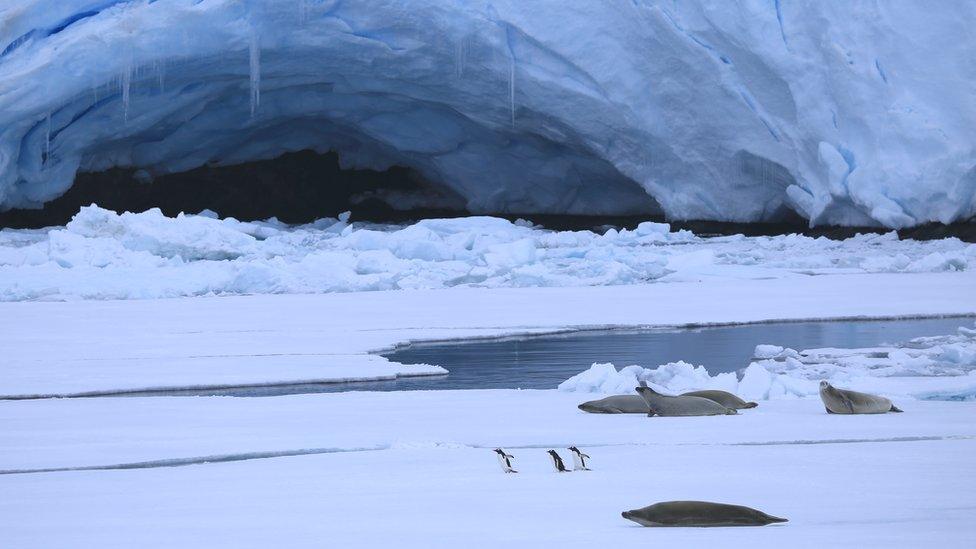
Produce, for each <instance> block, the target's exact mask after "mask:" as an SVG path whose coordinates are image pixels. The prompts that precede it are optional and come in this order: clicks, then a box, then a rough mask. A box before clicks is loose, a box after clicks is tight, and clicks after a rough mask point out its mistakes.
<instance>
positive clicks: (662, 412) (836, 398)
mask: <svg viewBox="0 0 976 549" xmlns="http://www.w3.org/2000/svg"><path fill="white" fill-rule="evenodd" d="M636 391H637V394H636V395H614V396H609V397H606V398H601V399H599V400H590V401H588V402H584V403H582V404H580V405H579V406H578V408H579V409H580V410H583V411H584V412H589V413H591V414H647V415H648V417H650V416H662V417H671V416H718V415H734V414H737V413H738V411H737V410H744V409H747V408H755V407H756V406H758V404H757V403H755V402H746V401H744V400H742V399H741V398H739V397H738V396H736V395H733V394H732V393H729V392H726V391H719V390H704V391H690V392H687V393H682V394H680V395H677V396H671V395H663V394H661V393H658V392H657V391H655V390H654V389H651V388H650V387H648V386H647V384H646V383H644V382H641V384H640V387H637V388H636ZM820 400H822V401H823V403H824V407H825V408H826V409H827V413H828V414H884V413H887V412H901V411H902V410H901V409H899V408H898V407H897V406H895V405H894V404H892V403H891V401H890V400H888V399H887V398H885V397H882V396H877V395H870V394H868V393H859V392H857V391H850V390H847V389H838V388H837V387H834V386H833V385H831V384H830V383H828V382H826V381H821V382H820Z"/></svg>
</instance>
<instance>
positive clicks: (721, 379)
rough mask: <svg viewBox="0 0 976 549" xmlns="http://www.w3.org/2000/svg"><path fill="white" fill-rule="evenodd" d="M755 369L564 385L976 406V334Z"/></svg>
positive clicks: (602, 368)
mask: <svg viewBox="0 0 976 549" xmlns="http://www.w3.org/2000/svg"><path fill="white" fill-rule="evenodd" d="M754 354H755V357H754V358H753V361H752V362H751V363H750V364H749V365H748V366H747V367H745V368H744V369H743V370H742V371H741V372H740V373H739V374H738V375H737V374H736V373H731V372H729V373H721V374H716V375H711V374H709V372H708V370H706V369H705V368H704V367H703V366H695V365H693V364H688V363H686V362H671V363H668V364H663V365H661V366H658V367H656V368H644V367H641V366H638V365H630V366H626V367H624V368H621V369H620V370H617V368H616V367H615V366H614V365H613V364H609V363H606V364H594V365H593V366H591V367H590V368H589V369H588V370H585V371H583V372H581V373H579V374H577V375H575V376H573V377H571V378H570V379H567V380H566V381H564V382H563V383H561V384H560V385H559V390H561V391H564V392H583V393H607V394H627V393H633V392H634V387H636V386H637V384H638V383H639V382H641V381H643V382H646V383H648V384H650V385H652V386H653V387H655V388H656V389H658V390H661V391H665V392H670V393H675V394H677V393H681V392H685V391H692V390H699V389H721V390H724V391H729V392H732V393H736V394H738V395H739V396H741V397H742V398H745V399H747V400H769V399H775V398H798V397H810V396H815V395H817V394H818V383H819V381H820V380H823V379H826V380H829V381H830V382H831V383H833V384H835V385H838V386H841V387H845V388H850V389H855V390H860V391H868V392H877V393H883V394H886V395H892V396H901V397H909V398H919V399H927V400H976V330H974V329H972V328H969V327H966V326H960V327H959V329H958V331H957V334H955V335H945V336H936V337H920V338H915V339H912V340H910V341H907V342H903V343H900V344H893V345H890V346H884V347H869V348H858V349H836V348H824V349H807V350H802V351H796V350H794V349H790V348H784V347H779V346H776V345H758V346H757V347H756V351H755V353H754Z"/></svg>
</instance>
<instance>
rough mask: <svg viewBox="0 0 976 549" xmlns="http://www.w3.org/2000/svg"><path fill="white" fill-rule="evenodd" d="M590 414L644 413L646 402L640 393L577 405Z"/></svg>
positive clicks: (645, 411)
mask: <svg viewBox="0 0 976 549" xmlns="http://www.w3.org/2000/svg"><path fill="white" fill-rule="evenodd" d="M577 408H579V409H580V410H583V411H584V412H589V413H591V414H646V413H647V411H648V410H647V403H646V402H644V398H643V397H641V396H640V395H614V396H608V397H607V398H601V399H600V400H591V401H589V402H584V403H583V404H580V405H579V406H577Z"/></svg>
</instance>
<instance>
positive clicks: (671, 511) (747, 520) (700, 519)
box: [620, 501, 788, 527]
mask: <svg viewBox="0 0 976 549" xmlns="http://www.w3.org/2000/svg"><path fill="white" fill-rule="evenodd" d="M620 515H621V516H622V517H624V518H625V519H627V520H632V521H634V522H636V523H637V524H640V525H641V526H697V527H706V526H765V525H767V524H772V523H774V522H788V520H787V519H785V518H780V517H774V516H772V515H767V514H766V513H763V512H762V511H757V510H756V509H753V508H751V507H745V506H742V505H729V504H727V503H712V502H710V501H664V502H661V503H655V504H654V505H648V506H647V507H642V508H640V509H634V510H631V511H624V512H623V513H620Z"/></svg>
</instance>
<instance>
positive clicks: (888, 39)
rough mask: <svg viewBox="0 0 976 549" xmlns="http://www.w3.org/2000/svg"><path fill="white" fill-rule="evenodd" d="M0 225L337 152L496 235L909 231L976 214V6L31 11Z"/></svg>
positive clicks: (95, 0) (276, 2)
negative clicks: (105, 196) (590, 225)
mask: <svg viewBox="0 0 976 549" xmlns="http://www.w3.org/2000/svg"><path fill="white" fill-rule="evenodd" d="M15 4H16V5H13V4H11V5H8V6H6V7H0V21H2V25H0V207H21V206H31V205H38V204H40V203H43V202H45V201H47V200H50V199H52V198H54V197H56V196H58V195H60V194H61V193H63V192H64V191H65V190H66V189H67V188H68V187H69V186H70V185H71V183H72V179H73V177H74V174H75V173H76V172H77V171H79V170H82V171H84V170H89V171H91V170H102V169H105V168H109V167H112V166H131V167H138V168H142V169H145V170H146V171H147V172H148V173H150V174H162V173H169V172H175V171H182V170H186V169H190V168H194V167H197V166H201V165H205V164H233V163H238V162H242V161H247V160H256V159H264V158H271V157H274V156H277V155H279V154H281V153H283V152H287V151H295V150H300V149H307V148H309V149H314V150H318V151H327V150H335V151H338V152H339V153H340V157H341V159H342V162H343V164H344V165H345V166H347V167H369V168H375V169H383V168H386V167H388V166H390V165H393V164H400V165H406V166H411V167H413V168H415V169H417V170H418V171H419V172H420V173H422V174H423V175H424V176H425V177H427V178H428V179H430V180H431V181H433V182H436V183H440V184H443V185H445V186H447V187H450V188H451V189H452V190H453V191H455V192H456V193H457V194H458V195H459V196H461V197H463V199H464V200H465V201H466V202H467V207H468V208H469V209H470V210H471V211H473V212H476V213H479V212H514V213H530V212H548V213H591V214H594V213H604V214H611V213H648V212H656V211H661V210H663V212H665V213H666V214H668V215H669V216H671V217H674V218H700V219H718V220H734V221H756V220H769V219H777V218H780V217H782V216H784V215H786V214H787V213H789V212H790V211H795V212H796V213H798V214H799V215H801V216H803V217H805V218H806V219H808V220H810V222H811V223H812V224H877V225H884V226H888V227H903V226H909V225H914V224H917V223H923V222H926V221H940V222H949V221H953V220H958V219H966V218H968V217H971V216H972V215H973V214H974V211H976V199H974V196H976V168H974V166H976V160H974V159H976V154H974V144H973V139H972V136H973V133H972V128H973V127H974V126H976V101H974V96H973V93H974V92H973V88H972V86H971V85H969V83H970V82H971V81H972V80H973V78H974V75H976V65H974V64H973V62H972V56H971V52H972V51H973V50H974V49H976V42H974V41H976V37H974V35H973V33H972V32H970V29H971V28H972V26H973V24H974V21H976V4H972V3H960V2H955V3H949V2H943V3H934V4H933V3H925V2H894V3H881V4H878V3H875V2H869V1H856V2H812V3H803V4H799V3H784V4H781V3H779V2H775V3H774V2H766V1H759V0H751V1H747V2H737V3H730V2H726V1H724V0H698V1H694V2H682V3H673V2H664V1H660V2H658V1H648V0H643V1H637V2H626V3H625V2H573V3H568V4H567V3H566V2H552V1H542V2H522V1H516V0H499V1H496V2H492V3H490V4H483V3H481V4H479V3H470V2H454V1H448V0H411V1H408V2H389V1H383V0H363V1H358V2H334V1H326V0H322V1H311V0H301V1H296V0H273V1H268V2H240V1H237V0H210V1H207V2H199V1H191V0H159V1H155V2H145V1H132V2H129V1H119V0H70V1H64V2H57V3H54V4H52V3H51V2H41V1H37V0H28V1H23V2H18V3H15Z"/></svg>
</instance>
